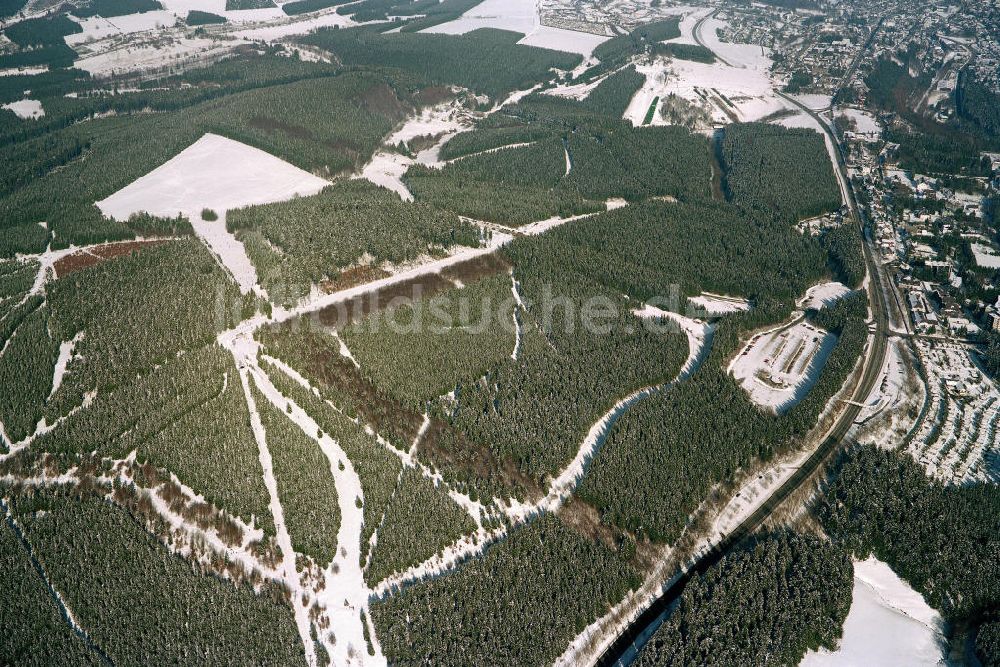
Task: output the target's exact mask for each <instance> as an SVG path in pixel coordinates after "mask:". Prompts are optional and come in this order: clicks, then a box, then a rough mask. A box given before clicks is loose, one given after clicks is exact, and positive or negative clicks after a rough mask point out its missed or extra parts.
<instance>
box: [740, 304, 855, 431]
mask: <svg viewBox="0 0 1000 667" xmlns="http://www.w3.org/2000/svg"><path fill="white" fill-rule="evenodd" d="M836 344H837V337H836V336H835V335H833V334H831V333H828V332H826V331H823V330H822V329H818V328H816V327H814V326H813V325H811V324H809V323H808V322H805V321H798V322H796V323H795V324H792V325H790V326H788V327H783V328H780V329H777V330H774V331H771V332H768V333H763V334H757V335H756V336H754V337H753V338H751V339H750V342H749V343H747V345H746V346H745V347H744V348H743V350H742V351H740V353H739V355H738V356H737V357H736V358H735V359H734V360H733V361H732V363H730V365H729V372H730V373H731V374H732V375H733V377H735V378H736V379H737V380H739V381H740V384H742V385H743V388H744V389H745V390H746V391H747V393H748V394H749V395H750V399H751V400H752V401H753V402H754V403H756V404H757V405H760V406H761V407H766V408H770V409H772V410H774V411H775V412H776V413H777V414H784V413H785V412H786V411H787V410H788V409H789V408H791V407H792V406H793V405H795V404H796V403H798V402H799V401H800V400H802V399H803V398H804V397H805V395H806V394H808V393H809V390H810V389H812V387H813V385H814V384H816V381H817V380H818V379H819V374H820V372H821V371H822V370H823V365H824V364H825V363H826V359H827V357H828V356H829V355H830V352H832V351H833V348H834V346H835V345H836Z"/></svg>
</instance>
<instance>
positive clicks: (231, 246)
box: [97, 134, 329, 294]
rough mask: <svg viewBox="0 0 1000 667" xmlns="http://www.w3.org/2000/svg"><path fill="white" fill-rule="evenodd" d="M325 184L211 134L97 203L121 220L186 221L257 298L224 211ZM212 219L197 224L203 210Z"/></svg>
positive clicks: (242, 251)
mask: <svg viewBox="0 0 1000 667" xmlns="http://www.w3.org/2000/svg"><path fill="white" fill-rule="evenodd" d="M328 184H329V183H328V182H327V181H325V180H323V179H322V178H319V177H318V176H313V175H312V174H310V173H309V172H306V171H303V170H302V169H299V168H298V167H294V166H292V165H290V164H288V163H287V162H285V161H284V160H280V159H279V158H276V157H274V156H273V155H271V154H270V153H265V152H264V151H262V150H259V149H257V148H253V147H251V146H247V145H246V144H242V143H240V142H238V141H233V140H231V139H226V138H225V137H220V136H219V135H216V134H206V135H204V136H203V137H202V138H201V139H199V140H198V141H196V142H195V143H193V144H191V145H190V146H188V147H187V148H185V149H184V150H183V151H181V152H180V153H178V154H177V155H176V156H174V157H173V158H171V159H170V160H169V161H168V162H166V163H165V164H163V165H161V166H160V167H157V168H156V169H154V170H153V171H151V172H149V173H148V174H146V175H145V176H142V177H141V178H139V179H137V180H136V181H134V182H132V183H131V184H129V185H127V186H125V187H124V188H122V189H121V190H119V191H118V192H116V193H115V194H113V195H111V196H110V197H108V198H107V199H104V200H102V201H99V202H97V207H98V208H99V209H101V212H102V213H104V214H105V215H107V216H109V217H112V218H115V219H117V220H127V219H128V217H129V216H130V215H132V214H133V213H138V212H140V211H146V212H147V213H150V214H152V215H158V216H164V217H171V216H175V215H183V216H186V217H187V218H188V219H189V220H190V221H191V225H192V227H194V231H195V233H196V234H197V235H198V236H199V237H200V238H201V239H202V240H203V241H204V242H205V243H206V245H208V247H209V249H210V250H211V251H212V252H213V254H214V255H215V256H216V257H217V258H219V262H220V264H221V265H222V266H223V267H224V268H225V269H227V270H228V271H229V272H230V273H231V274H232V276H233V278H234V279H235V280H236V282H237V284H238V285H239V287H240V291H242V292H243V293H244V294H246V293H248V292H249V291H251V290H253V291H255V292H257V293H258V294H263V290H262V288H261V287H260V286H259V285H258V283H257V271H256V269H255V268H254V265H253V263H252V262H251V261H250V258H249V257H248V256H247V253H246V249H245V248H244V247H243V244H242V243H240V242H239V241H238V240H237V239H236V237H234V236H233V235H232V234H230V233H229V231H228V230H227V229H226V212H227V211H228V210H230V209H233V208H238V207H240V206H248V205H251V204H267V203H271V202H276V201H284V200H287V199H292V198H293V197H296V196H305V195H313V194H316V193H317V192H319V191H320V190H322V189H323V188H324V187H326V186H327V185H328ZM206 208H207V209H211V210H212V211H214V212H215V213H216V215H217V216H218V217H219V219H218V220H213V221H207V220H203V219H202V217H201V213H202V210H203V209H206Z"/></svg>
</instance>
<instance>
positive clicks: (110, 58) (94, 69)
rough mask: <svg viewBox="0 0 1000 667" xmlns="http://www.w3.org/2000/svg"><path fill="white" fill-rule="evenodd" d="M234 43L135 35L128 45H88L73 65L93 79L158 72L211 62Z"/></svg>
mask: <svg viewBox="0 0 1000 667" xmlns="http://www.w3.org/2000/svg"><path fill="white" fill-rule="evenodd" d="M235 45H236V43H235V42H219V41H216V40H214V39H209V38H207V37H176V38H162V37H161V36H160V33H149V34H147V33H140V34H138V35H133V36H132V37H131V38H130V39H129V40H128V41H126V42H125V44H122V45H120V44H119V43H118V40H117V39H112V40H102V41H100V42H95V43H94V44H88V45H86V47H85V48H86V49H87V53H86V54H84V55H81V57H80V58H79V59H78V60H77V61H76V62H75V63H74V64H73V66H74V67H75V68H77V69H82V70H84V71H86V72H89V73H90V74H92V75H94V76H107V75H110V74H120V73H125V72H137V71H142V70H155V69H159V68H161V67H163V66H164V65H165V64H167V63H170V64H172V65H174V66H177V65H180V64H182V63H186V62H195V61H200V62H211V59H212V58H217V57H221V56H223V55H225V54H227V53H229V52H230V51H231V50H232V49H233V48H234V46H235Z"/></svg>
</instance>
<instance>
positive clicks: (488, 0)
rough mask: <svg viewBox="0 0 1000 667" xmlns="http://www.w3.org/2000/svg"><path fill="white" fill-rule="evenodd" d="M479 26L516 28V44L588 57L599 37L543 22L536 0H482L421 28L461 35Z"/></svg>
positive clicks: (599, 40)
mask: <svg viewBox="0 0 1000 667" xmlns="http://www.w3.org/2000/svg"><path fill="white" fill-rule="evenodd" d="M479 28H497V29H499V30H510V31H512V32H519V33H521V34H522V35H524V38H523V39H522V40H521V41H520V42H518V43H519V44H527V45H529V46H540V47H544V48H547V49H555V50H558V51H565V52H567V53H579V54H580V55H582V56H583V57H585V58H586V57H589V56H590V54H591V53H593V51H594V49H595V48H596V47H597V45H598V44H600V43H601V42H604V41H607V39H608V37H601V36H599V35H593V34H590V33H585V32H577V31H575V30H566V29H563V28H553V27H549V26H543V25H542V24H541V21H540V19H539V15H538V6H537V3H536V0H484V2H482V3H481V4H479V5H477V6H475V7H473V8H472V9H470V10H469V11H467V12H465V14H463V15H462V16H460V17H459V18H457V19H455V20H454V21H448V22H447V23H442V24H440V25H436V26H431V27H430V28H427V29H426V30H424V32H434V33H441V34H446V35H464V34H465V33H467V32H470V31H472V30H478V29H479Z"/></svg>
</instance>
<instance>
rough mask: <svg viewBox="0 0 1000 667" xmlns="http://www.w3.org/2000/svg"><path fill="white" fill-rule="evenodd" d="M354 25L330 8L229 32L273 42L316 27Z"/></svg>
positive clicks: (254, 39)
mask: <svg viewBox="0 0 1000 667" xmlns="http://www.w3.org/2000/svg"><path fill="white" fill-rule="evenodd" d="M282 14H284V12H282ZM355 25H358V24H357V23H355V22H354V21H352V20H351V17H349V16H344V15H343V14H338V13H337V12H336V10H331V11H329V12H326V13H324V14H318V15H317V14H301V15H298V16H294V17H285V18H283V19H281V20H279V21H276V22H275V23H273V24H271V25H265V26H260V27H254V28H247V29H246V30H237V31H236V32H232V33H229V34H231V35H233V36H234V37H240V38H242V39H248V40H251V41H257V40H261V41H264V42H274V41H277V40H280V39H284V38H286V37H291V36H293V35H305V34H308V33H310V32H312V31H314V30H316V29H318V28H332V27H335V26H340V27H341V28H350V27H351V26H355Z"/></svg>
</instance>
